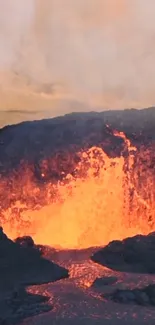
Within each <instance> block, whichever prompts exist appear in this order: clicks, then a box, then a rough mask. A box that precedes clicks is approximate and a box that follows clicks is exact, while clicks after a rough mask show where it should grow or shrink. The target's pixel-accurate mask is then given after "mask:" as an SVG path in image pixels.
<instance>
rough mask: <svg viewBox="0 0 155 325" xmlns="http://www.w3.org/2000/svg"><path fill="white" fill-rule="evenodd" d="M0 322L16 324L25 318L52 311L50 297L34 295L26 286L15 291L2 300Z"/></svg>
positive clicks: (9, 324)
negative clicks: (27, 290) (25, 288)
mask: <svg viewBox="0 0 155 325" xmlns="http://www.w3.org/2000/svg"><path fill="white" fill-rule="evenodd" d="M1 307H3V310H1V311H0V312H1V317H0V324H4V325H5V324H6V325H14V324H17V323H19V322H20V321H22V320H23V319H24V318H27V317H32V316H35V315H38V314H41V313H45V312H48V311H50V310H51V309H52V308H53V307H52V305H51V303H50V297H48V296H42V295H38V294H37V295H33V294H31V293H29V292H26V291H25V290H24V288H20V289H18V290H15V291H13V292H12V293H11V294H9V295H8V296H7V297H6V298H5V299H3V301H1Z"/></svg>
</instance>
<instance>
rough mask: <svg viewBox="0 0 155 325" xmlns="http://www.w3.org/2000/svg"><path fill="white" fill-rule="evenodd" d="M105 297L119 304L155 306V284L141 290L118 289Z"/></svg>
mask: <svg viewBox="0 0 155 325" xmlns="http://www.w3.org/2000/svg"><path fill="white" fill-rule="evenodd" d="M105 296H106V297H107V298H108V299H111V300H113V301H115V302H119V303H125V304H126V303H128V304H137V305H141V306H148V305H152V306H155V284H150V285H148V286H146V287H144V288H141V289H137V288H136V289H132V290H130V289H125V290H120V289H116V290H115V291H113V292H112V293H110V294H106V295H103V297H105Z"/></svg>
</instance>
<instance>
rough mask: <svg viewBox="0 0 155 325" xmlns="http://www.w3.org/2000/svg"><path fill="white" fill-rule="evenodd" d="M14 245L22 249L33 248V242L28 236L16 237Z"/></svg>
mask: <svg viewBox="0 0 155 325" xmlns="http://www.w3.org/2000/svg"><path fill="white" fill-rule="evenodd" d="M15 243H17V244H19V245H21V246H24V247H34V240H33V239H32V237H30V236H23V237H18V238H16V239H15Z"/></svg>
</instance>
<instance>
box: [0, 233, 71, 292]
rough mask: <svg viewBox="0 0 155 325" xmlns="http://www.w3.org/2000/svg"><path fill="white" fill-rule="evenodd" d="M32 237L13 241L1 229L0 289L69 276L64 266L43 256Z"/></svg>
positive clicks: (51, 280)
mask: <svg viewBox="0 0 155 325" xmlns="http://www.w3.org/2000/svg"><path fill="white" fill-rule="evenodd" d="M32 243H33V240H30V238H25V237H24V238H23V239H22V238H21V239H20V240H19V238H18V240H17V242H13V241H12V240H10V239H9V238H7V236H6V235H5V234H3V230H2V228H1V229H0V274H1V277H0V289H1V290H2V288H3V287H4V288H5V289H6V286H7V285H9V284H10V285H11V284H12V285H13V284H14V283H19V284H21V283H22V284H29V285H30V284H38V283H47V282H53V281H56V280H60V279H62V278H66V277H68V271H67V270H66V269H64V268H63V267H60V266H59V265H57V264H55V263H53V262H51V261H49V260H47V259H45V258H43V256H42V255H41V254H42V253H41V251H40V250H39V249H38V248H37V247H36V246H35V245H34V246H33V245H32Z"/></svg>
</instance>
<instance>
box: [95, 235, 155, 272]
mask: <svg viewBox="0 0 155 325" xmlns="http://www.w3.org/2000/svg"><path fill="white" fill-rule="evenodd" d="M91 259H92V260H93V261H94V262H96V263H99V264H101V265H104V266H106V267H108V268H110V269H113V270H116V271H122V272H135V273H149V274H155V232H153V233H150V234H149V235H147V236H142V235H137V236H134V237H131V238H126V239H124V240H122V241H119V240H115V241H112V242H110V243H109V244H108V245H107V246H106V247H104V248H102V249H100V250H99V251H97V252H95V254H94V255H93V256H92V257H91Z"/></svg>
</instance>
